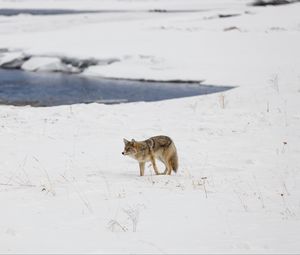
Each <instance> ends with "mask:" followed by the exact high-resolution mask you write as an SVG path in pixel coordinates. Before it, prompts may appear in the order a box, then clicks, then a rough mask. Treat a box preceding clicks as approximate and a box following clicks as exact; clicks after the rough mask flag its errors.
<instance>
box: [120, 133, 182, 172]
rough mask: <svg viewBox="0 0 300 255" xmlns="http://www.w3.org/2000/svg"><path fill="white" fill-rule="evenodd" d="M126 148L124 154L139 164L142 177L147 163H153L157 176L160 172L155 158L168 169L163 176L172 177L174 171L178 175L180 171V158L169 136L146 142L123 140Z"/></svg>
mask: <svg viewBox="0 0 300 255" xmlns="http://www.w3.org/2000/svg"><path fill="white" fill-rule="evenodd" d="M123 141H124V144H125V148H124V151H123V152H122V154H123V155H124V156H126V155H128V156H130V157H132V158H134V159H136V160H137V161H138V162H139V166H140V176H143V175H144V172H145V163H146V162H148V161H151V163H152V166H153V169H154V172H155V174H157V175H158V174H162V173H159V172H158V169H157V166H156V163H155V158H157V159H158V160H160V161H161V162H162V163H164V165H165V167H166V169H165V171H164V173H163V174H168V175H170V174H171V173H172V170H173V171H174V172H175V173H176V172H177V169H178V157H177V151H176V147H175V144H174V142H173V141H172V140H171V138H170V137H168V136H162V135H161V136H154V137H151V138H149V139H147V140H145V141H139V142H137V141H135V140H134V139H132V140H131V141H128V140H126V139H125V138H124V139H123Z"/></svg>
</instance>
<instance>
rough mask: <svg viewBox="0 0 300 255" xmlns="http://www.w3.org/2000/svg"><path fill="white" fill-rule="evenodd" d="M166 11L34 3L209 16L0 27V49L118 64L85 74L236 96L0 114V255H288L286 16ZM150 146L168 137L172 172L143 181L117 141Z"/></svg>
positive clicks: (291, 24)
mask: <svg viewBox="0 0 300 255" xmlns="http://www.w3.org/2000/svg"><path fill="white" fill-rule="evenodd" d="M171 2H172V3H171ZM171 2H170V1H75V0H74V1H73V0H69V1H55V6H54V2H53V1H46V2H45V5H46V6H48V7H49V8H54V7H56V6H57V7H62V6H69V7H68V8H71V7H72V8H78V9H80V8H83V7H84V8H92V5H90V4H91V3H95V4H96V6H97V7H100V5H101V4H102V3H105V4H104V5H103V8H107V7H110V8H111V9H114V8H117V6H118V5H117V3H119V4H120V6H121V7H120V8H125V7H126V8H129V7H128V5H130V6H134V5H135V4H136V5H137V6H138V7H136V8H140V9H141V8H145V9H147V8H148V7H151V8H153V7H155V8H165V7H169V8H171V7H172V8H175V7H176V6H177V7H178V6H181V7H182V8H183V7H184V6H185V5H188V7H193V8H194V9H199V8H203V7H205V6H206V7H210V10H209V11H207V12H196V13H191V12H189V13H163V12H161V13H155V12H152V13H149V12H142V13H141V12H140V13H139V12H137V13H110V14H103V15H100V14H97V15H94V14H93V15H87V14H85V15H66V16H56V17H30V16H29V17H11V18H10V19H8V18H3V17H0V19H1V21H2V22H0V34H1V38H0V47H1V48H9V47H16V48H21V49H22V50H24V52H25V53H26V54H28V55H30V56H42V55H47V56H50V55H51V56H71V57H74V58H76V59H89V58H96V59H105V58H116V59H119V60H120V62H115V63H112V64H111V65H110V66H102V67H101V66H97V67H90V68H88V70H87V71H88V72H89V74H91V73H93V74H94V75H101V76H115V77H156V78H158V77H159V78H160V79H163V78H171V77H172V79H178V78H180V77H185V78H192V79H205V80H206V82H207V83H209V84H226V85H238V88H236V89H233V90H230V91H227V92H224V93H220V94H212V95H207V96H197V97H192V98H184V99H176V100H168V101H163V102H155V103H142V102H141V103H130V104H122V105H110V106H108V105H100V104H90V105H72V106H60V107H53V108H32V107H12V106H1V107H0V140H1V162H0V203H1V210H0V219H1V220H0V252H2V253H128V254H132V253H159V254H161V253H180V254H182V253H243V254H249V253H299V251H300V243H299V234H300V204H299V197H300V185H299V182H300V172H299V169H300V157H299V153H300V142H299V140H300V114H299V109H300V100H299V95H300V87H299V75H300V73H299V67H300V55H299V54H300V51H299V45H300V30H299V24H300V20H299V11H300V5H299V4H296V3H295V4H293V5H282V6H279V7H266V8H265V7H263V8H259V7H250V6H247V5H246V4H247V3H248V1H234V0H232V1H223V0H219V1H183V0H182V1H181V0H176V1H171ZM187 2H188V3H187ZM0 3H1V6H6V7H7V6H14V7H16V8H21V7H19V6H23V7H24V6H26V5H27V6H28V7H29V6H30V7H33V6H35V7H36V8H38V7H39V8H41V7H43V6H42V5H43V4H44V1H43V4H41V1H33V0H32V1H31V0H30V1H25V0H24V1H17V2H15V1H4V0H0ZM127 4H128V5H127ZM212 6H214V8H212ZM45 8H46V7H45ZM186 8H187V7H186ZM221 10H222V12H221ZM220 13H239V14H241V15H239V16H234V17H228V18H216V17H218V15H219V14H220ZM208 17H213V18H211V19H210V18H208ZM3 21H5V22H3ZM230 27H237V28H238V29H228V28H230ZM53 38H55V40H53ZM145 56H146V58H145ZM0 96H1V93H0ZM0 100H1V97H0ZM158 134H165V135H169V136H170V137H172V138H173V140H174V141H175V144H176V146H177V149H178V154H179V165H180V168H179V172H178V175H173V176H153V172H152V170H151V166H149V167H147V171H146V176H145V177H142V178H141V177H139V176H138V164H137V163H136V162H135V161H133V160H131V159H129V158H124V157H123V156H122V155H121V151H122V150H123V144H122V139H123V138H124V137H125V138H127V139H130V138H135V139H136V140H143V139H146V138H148V137H150V136H153V135H158ZM159 168H160V169H162V170H163V168H162V166H161V165H160V166H159ZM20 212H21V213H20Z"/></svg>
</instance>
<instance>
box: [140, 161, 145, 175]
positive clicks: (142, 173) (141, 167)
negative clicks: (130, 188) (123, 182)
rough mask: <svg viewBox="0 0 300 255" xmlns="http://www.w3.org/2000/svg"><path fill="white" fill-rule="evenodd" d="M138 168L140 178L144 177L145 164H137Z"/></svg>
mask: <svg viewBox="0 0 300 255" xmlns="http://www.w3.org/2000/svg"><path fill="white" fill-rule="evenodd" d="M139 166H140V176H144V173H145V162H139Z"/></svg>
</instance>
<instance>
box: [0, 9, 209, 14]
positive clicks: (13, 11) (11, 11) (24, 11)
mask: <svg viewBox="0 0 300 255" xmlns="http://www.w3.org/2000/svg"><path fill="white" fill-rule="evenodd" d="M202 11H205V10H197V9H186V10H166V9H149V10H130V9H128V10H72V9H11V8H0V16H14V15H19V14H29V15H65V14H85V13H87V14H88V13H136V12H156V13H191V12H202Z"/></svg>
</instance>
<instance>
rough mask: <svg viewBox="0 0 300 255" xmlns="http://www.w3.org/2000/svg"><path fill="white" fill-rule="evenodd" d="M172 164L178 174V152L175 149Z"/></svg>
mask: <svg viewBox="0 0 300 255" xmlns="http://www.w3.org/2000/svg"><path fill="white" fill-rule="evenodd" d="M170 163H171V166H172V170H173V171H174V172H175V173H177V170H178V156H177V151H176V149H175V151H174V153H173V155H172V157H171V159H170Z"/></svg>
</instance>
